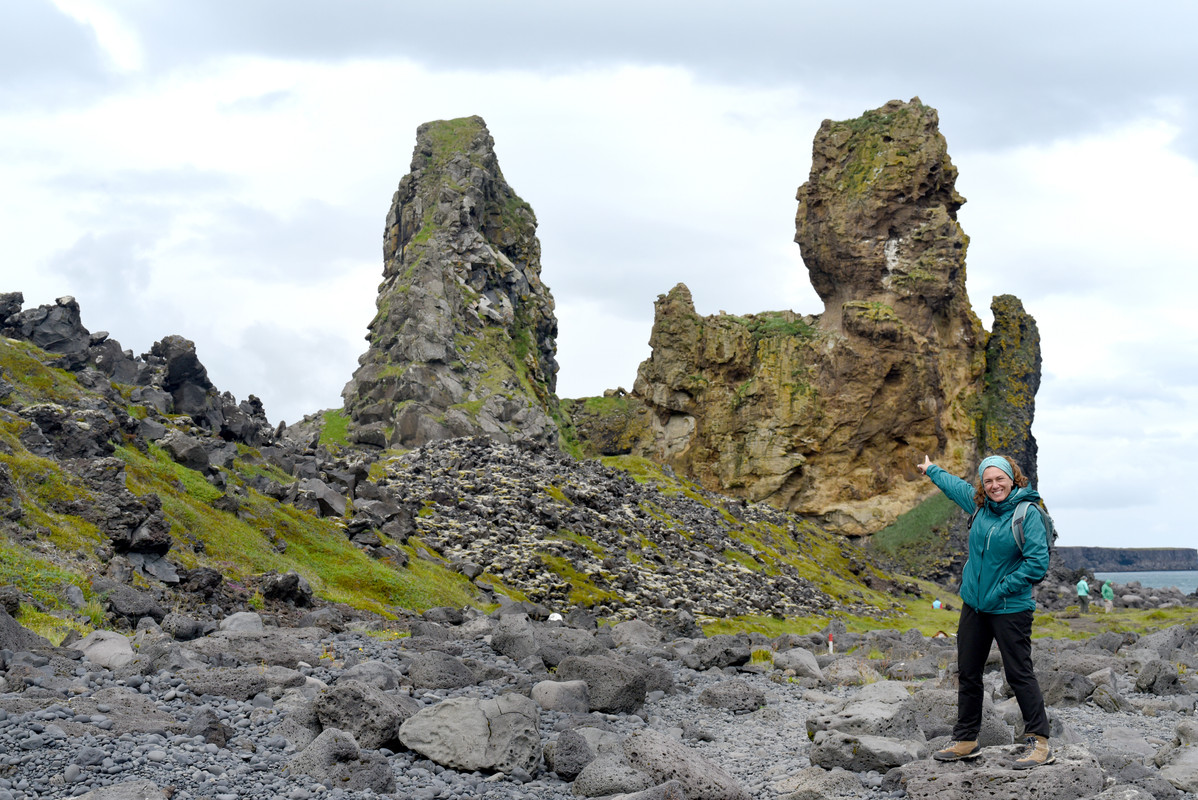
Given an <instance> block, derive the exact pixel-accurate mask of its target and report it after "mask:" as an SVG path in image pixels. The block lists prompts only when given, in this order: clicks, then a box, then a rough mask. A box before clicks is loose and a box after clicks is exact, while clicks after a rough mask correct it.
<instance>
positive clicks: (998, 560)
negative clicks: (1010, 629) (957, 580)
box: [928, 464, 1048, 614]
mask: <svg viewBox="0 0 1198 800" xmlns="http://www.w3.org/2000/svg"><path fill="white" fill-rule="evenodd" d="M928 477H929V478H931V479H932V483H934V484H936V486H937V488H939V489H940V491H942V492H944V493H945V494H946V495H947V496H948V498H949V499H950V500H952V501H953V502H954V503H956V504H957V505H959V506H960V507H961V508H963V509H965V512H966V513H968V514H972V513H973V511H974V509H975V508H977V506H976V505H974V502H973V494H974V487H973V486H972V485H971V484H970V483H968V482H967V481H964V480H962V479H961V478H958V477H957V476H956V475H951V474H949V473H948V472H945V471H944V470H943V469H941V468H940V467H937V466H936V465H934V464H933V465H932V466H930V467H928ZM1023 500H1031V501H1032V502H1034V503H1035V502H1039V500H1040V495H1039V494H1037V492H1036V490H1035V489H1033V488H1031V487H1030V486H1029V487H1026V488H1023V489H1020V488H1018V487H1016V488H1015V489H1014V490H1013V491H1012V492H1011V494H1009V495H1007V498H1006V499H1005V500H1003V501H1002V502H1001V503H994V502H992V501H990V500H989V499H987V500H986V502H985V503H984V504H983V506H982V508H981V510H979V511H978V514H977V516H976V517H975V518H974V520H973V527H972V528H970V529H969V560H968V561H966V562H965V571H964V573H963V574H962V575H961V600H962V601H963V602H964V603H965V604H966V605H968V606H970V607H972V608H974V609H975V610H977V611H981V612H983V613H985V614H1014V613H1017V612H1020V611H1034V610H1035V609H1036V601H1035V600H1033V599H1032V586H1033V585H1035V583H1036V581H1038V580H1040V579H1042V578H1043V577H1044V575H1045V573H1046V572H1048V535H1047V532H1046V531H1045V530H1044V520H1043V518H1042V517H1041V516H1040V509H1039V508H1038V507H1036V506H1032V508H1030V509H1029V510H1028V513H1027V517H1026V518H1024V520H1023V550H1022V551H1020V549H1019V546H1018V545H1017V544H1016V543H1015V532H1014V531H1013V530H1012V529H1011V517H1012V516H1013V515H1014V514H1015V506H1017V505H1019V503H1020V502H1021V501H1023Z"/></svg>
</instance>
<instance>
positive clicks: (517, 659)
mask: <svg viewBox="0 0 1198 800" xmlns="http://www.w3.org/2000/svg"><path fill="white" fill-rule="evenodd" d="M530 614H531V616H530ZM544 617H545V610H544V609H543V608H539V607H537V606H533V605H529V604H510V605H505V606H504V607H502V608H501V609H500V610H499V611H497V612H495V613H494V614H491V615H482V614H480V613H477V612H473V611H469V610H468V611H467V612H466V613H462V612H459V611H457V610H455V609H434V610H432V611H430V612H427V613H426V614H425V615H424V616H423V617H420V618H412V619H410V620H408V621H407V622H406V624H405V626H404V627H405V628H406V629H407V630H406V631H405V632H404V633H405V634H407V635H403V636H398V635H397V633H396V631H395V630H394V629H393V628H391V629H388V627H387V626H385V625H383V624H382V623H380V624H377V625H375V626H362V625H361V624H359V625H358V629H356V630H344V629H342V627H343V624H344V620H343V619H340V618H339V617H338V614H337V612H336V611H335V610H334V609H323V610H320V611H316V612H312V614H311V615H310V617H309V618H307V619H304V620H302V622H303V623H304V626H303V627H295V628H274V627H264V626H263V624H262V619H261V618H260V617H258V616H257V615H255V614H252V613H239V614H235V615H232V616H230V617H228V618H226V619H225V620H223V622H222V624H221V630H217V631H212V632H210V633H207V634H206V635H205V634H203V626H202V625H199V624H188V623H189V620H188V619H187V618H184V617H181V616H180V615H177V614H172V615H170V616H168V617H167V618H165V619H164V620H163V623H162V624H161V625H159V624H157V623H154V622H153V621H152V620H150V619H149V618H146V619H144V620H143V621H142V622H141V623H140V624H139V625H138V631H137V633H136V634H134V635H133V636H132V637H127V636H124V635H121V634H116V633H112V632H106V631H97V632H96V633H94V634H92V635H90V636H88V637H87V638H86V639H83V640H80V641H78V642H75V643H74V644H73V646H72V647H70V648H53V647H50V646H49V645H48V643H47V642H45V641H44V640H39V639H38V637H36V636H35V635H33V634H31V633H29V632H28V631H25V630H24V629H22V628H20V626H18V625H16V623H15V622H14V621H13V620H12V619H11V618H10V617H8V616H7V615H6V613H5V612H3V611H0V676H2V677H0V800H32V799H33V798H62V797H72V796H81V797H87V798H89V800H101V799H102V798H103V799H104V800H112V799H113V798H144V799H145V800H159V798H172V800H188V799H189V798H218V800H231V799H232V798H262V800H303V799H304V798H363V799H364V798H374V797H405V798H428V799H429V800H431V799H432V798H473V797H487V798H505V797H507V798H516V797H535V798H546V800H548V799H549V798H566V797H578V796H584V797H609V796H624V797H634V798H642V799H647V798H683V797H685V798H691V799H692V800H693V799H694V798H713V799H715V798H749V797H752V798H768V799H771V800H772V798H776V797H784V798H787V800H808V799H809V798H810V800H815V798H828V797H843V798H883V797H896V798H897V797H913V798H914V797H918V798H945V800H948V798H960V797H967V796H975V795H976V791H977V789H976V787H978V786H981V785H984V786H985V787H986V790H985V791H986V795H985V796H987V797H997V798H1008V797H1009V798H1016V797H1019V798H1023V797H1041V796H1050V797H1054V798H1058V799H1059V800H1070V799H1071V798H1096V797H1102V798H1104V799H1106V798H1115V797H1119V798H1139V797H1156V798H1176V800H1185V799H1186V798H1192V797H1194V796H1195V794H1194V793H1195V792H1198V722H1196V721H1195V718H1194V709H1195V700H1196V693H1198V681H1196V680H1195V677H1194V670H1195V668H1198V626H1189V627H1180V626H1179V627H1174V628H1169V629H1166V630H1164V631H1161V632H1158V633H1154V634H1151V635H1148V636H1144V637H1137V636H1136V635H1134V634H1128V635H1123V634H1113V633H1108V634H1101V635H1099V636H1096V637H1093V638H1091V639H1090V640H1088V641H1086V642H1084V643H1079V642H1074V641H1053V640H1040V641H1037V643H1036V652H1035V660H1036V664H1037V671H1038V673H1039V676H1040V680H1041V684H1042V686H1043V688H1044V692H1045V696H1046V699H1047V701H1048V704H1049V708H1050V717H1051V719H1052V723H1053V744H1054V747H1055V750H1056V755H1057V762H1056V763H1055V764H1053V765H1050V766H1046V767H1042V768H1037V769H1034V770H1031V771H1029V772H1016V771H1013V770H1011V769H1010V768H1009V764H1010V761H1011V760H1012V757H1013V750H1014V746H1013V741H1014V737H1015V733H1016V731H1015V728H1014V727H1013V726H1017V724H1018V721H1019V713H1018V709H1017V708H1016V707H1015V706H1014V701H1013V700H1012V699H1009V698H1008V697H1007V692H1006V691H1005V689H1004V686H1003V681H1002V678H1001V673H1000V672H999V671H998V670H997V667H998V664H997V661H995V662H994V663H993V664H992V667H994V671H992V672H990V673H988V678H987V684H988V686H989V687H990V690H991V695H992V701H988V703H987V709H986V715H985V723H984V726H983V731H982V741H983V744H984V745H986V749H985V751H984V755H983V756H982V757H981V758H980V759H978V760H977V761H974V762H968V763H962V764H950V765H945V764H939V763H937V762H934V761H932V760H931V759H930V758H929V754H930V752H931V751H932V750H933V749H934V748H935V747H937V746H938V745H939V744H940V743H941V742H943V741H944V740H945V738H946V737H947V734H948V732H949V730H950V728H951V724H952V720H953V718H954V715H955V691H954V689H953V683H954V662H955V654H954V650H953V646H952V643H951V640H950V639H936V638H925V637H923V636H921V635H919V634H918V633H917V632H914V631H908V632H907V633H903V634H900V633H898V632H895V631H881V632H872V633H869V634H864V635H861V634H849V633H846V632H844V631H843V629H838V628H835V627H833V628H831V629H829V630H828V631H826V632H823V633H820V634H814V635H810V636H795V635H786V636H783V637H779V638H776V639H767V638H766V637H764V636H760V635H741V636H715V637H711V638H705V637H702V635H701V634H698V633H696V634H695V635H694V636H693V637H679V636H677V635H675V634H673V633H670V634H667V633H664V632H662V631H660V630H658V629H656V628H654V627H652V626H650V625H648V624H646V623H644V622H641V621H637V620H634V621H628V622H623V623H620V624H618V625H616V626H613V627H611V628H602V629H600V628H596V627H595V626H594V624H593V622H594V621H593V620H591V619H589V618H587V617H586V616H585V615H581V614H576V615H573V616H572V617H571V620H570V622H569V623H567V622H566V621H564V620H555V619H543V618H544ZM191 622H193V623H194V621H191ZM316 625H319V626H320V627H316ZM828 633H832V634H833V635H834V639H833V641H834V649H835V652H833V653H829V652H828V646H827V634H828Z"/></svg>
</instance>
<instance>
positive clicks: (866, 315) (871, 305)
mask: <svg viewBox="0 0 1198 800" xmlns="http://www.w3.org/2000/svg"><path fill="white" fill-rule="evenodd" d="M844 308H845V309H852V310H853V311H856V312H857V316H859V317H861V318H863V319H867V320H870V321H871V322H898V323H901V322H902V320H901V319H899V315H898V314H897V313H896V312H895V310H894V309H893V308H891V307H890V306H888V305H886V304H885V303H879V302H876V301H866V300H850V301H848V302H847V303H845V304H844Z"/></svg>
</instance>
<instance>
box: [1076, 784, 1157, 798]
mask: <svg viewBox="0 0 1198 800" xmlns="http://www.w3.org/2000/svg"><path fill="white" fill-rule="evenodd" d="M1092 800H1159V798H1156V797H1154V796H1153V795H1151V794H1149V793H1148V792H1146V791H1144V790H1143V789H1141V788H1139V787H1138V786H1130V785H1128V784H1125V783H1124V784H1117V785H1115V786H1112V787H1111V788H1109V789H1104V790H1103V791H1101V792H1099V793H1098V794H1096V795H1094V797H1093V798H1092Z"/></svg>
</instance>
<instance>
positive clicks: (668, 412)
mask: <svg viewBox="0 0 1198 800" xmlns="http://www.w3.org/2000/svg"><path fill="white" fill-rule="evenodd" d="M956 178H957V170H956V167H954V166H953V163H952V161H951V160H950V159H949V157H948V152H947V146H946V144H945V141H944V137H943V136H942V135H941V134H940V129H939V120H938V116H937V113H936V110H935V109H933V108H931V107H929V106H926V105H924V104H923V103H922V102H920V101H919V99H918V98H914V99H912V100H911V101H910V102H905V103H904V102H900V101H891V102H889V103H887V104H886V105H884V106H882V107H881V108H878V109H875V110H873V111H867V112H866V113H865V114H863V115H862V116H860V117H858V118H857V119H852V120H846V121H841V122H834V121H831V120H826V121H825V122H824V123H823V124H822V125H821V126H820V129H819V131H818V132H817V133H816V136H815V141H814V145H813V148H812V165H811V173H810V176H809V178H808V180H807V182H806V183H804V184H803V185H802V186H801V187H800V188H799V190H798V196H797V199H798V201H799V206H798V213H797V215H796V219H795V228H796V235H795V240H796V241H797V242H798V243H799V245H800V246H801V248H802V253H803V261H804V263H805V264H806V266H807V269H808V272H809V274H810V277H811V283H812V285H813V286H814V288H815V290H816V292H818V293H819V296H820V298H821V299H822V300H823V302H824V310H823V313H821V314H819V315H816V316H801V315H799V314H795V313H794V312H791V311H771V312H762V313H758V314H749V315H745V316H733V315H730V314H724V313H722V312H721V314H719V315H716V316H706V317H705V316H700V315H699V314H697V313H696V311H695V308H694V305H693V303H692V300H691V295H690V292H689V291H687V289H686V287H685V286H681V285H680V286H677V287H675V288H674V289H673V290H672V291H671V292H670V293H669V294H668V295H663V296H662V297H660V298H658V301H657V306H656V312H657V313H656V317H655V320H654V324H653V333H652V335H651V337H650V345H651V346H652V348H653V352H652V354H651V355H650V357H649V359H648V360H646V361H645V362H643V363H642V364H641V366H640V370H639V371H638V373H637V380H636V384H635V387H634V394H635V396H636V398H639V399H640V400H641V401H642V402H643V403H644V404H645V406H647V407H648V409H649V410H650V411H651V412H652V413H651V414H648V415H646V416H647V419H648V428H649V433H648V434H646V436H645V437H644V438H643V440H642V441H640V442H638V443H637V445H636V446H635V447H634V450H635V451H636V452H640V453H643V454H645V455H649V456H651V457H653V458H655V459H657V460H660V461H663V462H665V463H668V464H670V465H671V466H673V467H675V468H676V469H678V470H680V471H682V472H684V473H685V474H688V475H690V476H692V477H694V478H696V479H698V480H700V481H701V482H702V483H703V484H704V485H705V486H707V487H708V488H710V489H714V490H717V491H723V492H726V493H729V494H736V495H741V496H744V497H747V498H749V499H752V500H767V501H769V502H771V503H774V504H775V505H778V506H782V507H785V508H788V509H790V510H793V511H796V512H799V513H802V514H808V515H812V516H816V517H819V518H821V519H822V520H823V521H824V522H825V523H827V524H829V525H832V526H834V527H837V528H838V529H840V530H841V531H843V532H845V533H848V534H868V533H872V532H874V531H877V530H879V529H880V528H882V527H884V526H885V525H887V524H889V523H890V522H892V521H894V519H895V518H896V517H897V516H898V515H899V514H901V513H903V512H904V511H907V510H909V509H910V508H911V507H912V506H914V505H915V504H917V503H918V502H920V501H921V500H922V499H923V498H924V497H925V496H926V495H927V492H928V484H927V482H926V481H923V480H922V479H921V476H920V475H919V473H918V471H917V470H916V469H915V465H916V464H917V463H918V462H920V461H922V460H923V456H924V454H925V453H926V454H928V455H930V456H931V457H932V458H933V459H934V460H936V461H937V462H938V463H940V464H941V466H944V467H946V468H947V469H949V470H951V471H953V472H956V473H959V474H967V473H969V472H971V470H972V469H973V467H974V466H976V464H977V462H978V448H979V444H980V441H981V439H982V432H983V430H985V431H986V432H987V442H991V443H997V442H999V440H1001V443H1002V444H1003V446H1004V447H1008V448H1009V449H1012V450H1014V451H1015V452H1017V453H1019V454H1023V455H1025V456H1026V455H1029V454H1030V456H1031V457H1032V459H1034V455H1035V453H1034V440H1032V439H1030V423H1031V418H1030V411H1031V408H1032V404H1031V397H1030V395H1034V393H1035V385H1036V382H1034V381H1031V379H1030V378H1029V377H1028V376H1027V375H1026V374H1024V373H1022V372H1021V373H1020V374H1019V375H1014V372H1013V371H1012V370H1013V369H1014V366H1012V365H1010V364H1008V365H1006V366H1004V367H1003V368H1001V369H995V370H993V371H992V372H991V373H987V368H988V362H987V350H986V345H987V340H988V338H989V337H988V336H987V334H986V331H985V330H984V329H983V327H982V324H981V322H980V321H979V320H978V318H977V316H976V315H975V314H974V313H973V310H972V308H971V306H970V302H969V297H968V295H967V294H966V291H965V251H966V248H967V246H968V243H969V238H968V237H967V236H966V235H965V233H964V232H963V231H962V230H961V227H960V225H959V224H958V223H957V210H958V209H959V208H960V207H961V205H962V204H963V203H964V202H965V198H963V197H962V196H961V195H960V194H958V193H957V190H956V186H955V183H956ZM1009 306H1010V304H1009V303H1006V302H1004V303H1003V304H1002V305H1001V308H1002V310H1003V315H1002V320H1003V321H1002V324H1001V326H1002V327H1003V329H1004V330H1006V328H1007V327H1011V326H1014V328H1016V329H1018V328H1019V326H1020V325H1024V326H1025V327H1026V324H1027V322H1028V321H1029V320H1030V318H1027V319H1023V318H1022V317H1020V318H1019V319H1015V317H1014V316H1011V320H1012V322H1011V324H1010V325H1008V324H1007V322H1006V320H1007V318H1008V316H1010V315H1006V309H1008V307H1009ZM1020 311H1022V309H1020ZM1013 313H1014V312H1013V310H1012V314H1013ZM995 314H996V320H998V319H999V317H1000V313H999V310H996V312H995ZM1031 325H1032V326H1033V327H1034V321H1031ZM997 327H999V323H998V322H996V328H997ZM1004 336H1005V339H1004V341H1008V342H1009V341H1011V336H1009V335H1007V334H1004ZM1020 346H1021V347H1024V348H1030V349H1026V350H1021V351H1020V359H1021V360H1020V361H1019V364H1023V362H1024V361H1028V362H1029V363H1031V362H1033V361H1034V362H1035V363H1036V366H1037V372H1036V375H1037V377H1038V374H1039V373H1038V360H1037V359H1038V353H1039V350H1038V341H1033V337H1032V336H1025V337H1024V338H1023V339H1022V340H1020ZM1004 347H1005V345H1004ZM1032 350H1034V353H1032ZM998 352H1007V351H1006V350H1003V348H1002V347H999V348H998V350H996V353H998ZM1016 366H1018V365H1016ZM988 376H990V377H988ZM1012 376H1014V377H1015V378H1017V379H1018V380H1019V381H1020V386H1021V387H1023V390H1024V391H1023V394H1021V395H1020V401H1019V403H1018V404H1017V405H1018V406H1019V408H1018V409H1014V408H1011V407H1008V406H1002V407H1001V408H1000V404H999V403H998V402H997V401H995V400H993V398H994V397H1005V396H1007V395H1008V394H1009V389H1010V387H1009V386H1008V385H1007V383H1008V382H1009V380H1010V379H1011V377H1012ZM1028 392H1030V395H1028ZM1016 411H1020V412H1027V414H1026V415H1025V416H1020V415H1019V414H1016V413H1015V412H1016ZM988 413H989V414H991V415H992V416H995V417H996V420H997V421H996V422H995V423H994V424H992V425H990V426H989V427H986V425H987V421H988V419H989V417H988V416H987V414H988ZM999 418H1001V419H999ZM1000 423H1001V424H1000ZM1028 442H1030V443H1031V445H1030V446H1031V449H1030V451H1029V450H1028V447H1027V446H1026V445H1027V443H1028ZM1013 455H1014V453H1013ZM1029 466H1030V465H1029ZM1031 468H1032V469H1034V467H1031Z"/></svg>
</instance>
